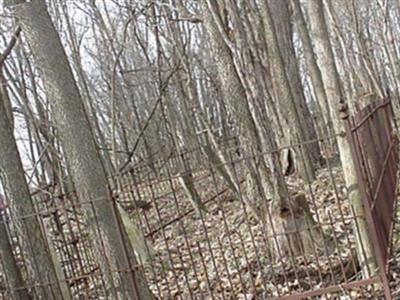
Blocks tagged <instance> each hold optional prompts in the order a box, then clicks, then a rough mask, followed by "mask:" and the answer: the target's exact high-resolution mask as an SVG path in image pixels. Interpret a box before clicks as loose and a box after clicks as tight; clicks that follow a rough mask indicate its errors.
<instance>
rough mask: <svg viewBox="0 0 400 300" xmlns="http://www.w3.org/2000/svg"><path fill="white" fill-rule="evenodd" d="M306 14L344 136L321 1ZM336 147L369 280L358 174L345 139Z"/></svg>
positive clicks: (371, 265) (371, 264) (370, 257)
mask: <svg viewBox="0 0 400 300" xmlns="http://www.w3.org/2000/svg"><path fill="white" fill-rule="evenodd" d="M308 13H309V20H310V26H311V31H312V36H313V38H314V41H315V43H314V45H315V52H316V55H317V61H318V64H319V68H320V70H321V75H322V79H323V83H324V89H325V93H326V96H327V98H328V103H329V104H330V111H331V118H332V121H333V126H334V129H335V132H336V133H340V132H344V124H343V121H342V120H341V118H340V112H339V106H340V104H341V103H342V101H343V100H344V99H343V97H342V87H341V83H340V79H339V75H338V72H337V69H336V64H335V60H334V55H333V51H332V47H331V44H330V41H329V33H328V28H327V25H326V21H325V16H324V8H323V3H322V0H309V1H308ZM337 144H338V148H339V154H340V160H341V163H342V167H343V174H344V179H345V182H346V186H347V190H348V197H349V200H350V203H351V205H352V206H353V208H354V212H355V214H356V216H355V218H356V221H355V229H354V232H355V235H356V241H357V250H358V256H359V261H360V263H361V265H362V268H363V272H364V275H365V276H370V275H371V276H372V275H374V274H371V272H373V270H375V265H376V264H375V258H374V254H373V247H372V243H371V241H370V238H369V233H368V229H367V224H366V220H365V213H364V207H363V204H362V199H361V194H360V191H359V189H358V184H357V174H356V171H355V167H354V163H353V159H352V156H351V151H350V145H349V143H348V141H347V140H346V137H345V136H338V137H337ZM357 226H358V228H357ZM363 248H364V249H365V252H366V254H365V256H366V257H364V251H363Z"/></svg>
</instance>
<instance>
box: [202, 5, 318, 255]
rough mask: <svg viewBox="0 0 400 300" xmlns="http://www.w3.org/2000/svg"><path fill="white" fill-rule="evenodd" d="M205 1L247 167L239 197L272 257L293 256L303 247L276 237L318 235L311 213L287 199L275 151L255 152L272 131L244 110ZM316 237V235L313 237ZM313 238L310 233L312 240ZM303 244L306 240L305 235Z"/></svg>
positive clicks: (269, 142) (267, 143)
mask: <svg viewBox="0 0 400 300" xmlns="http://www.w3.org/2000/svg"><path fill="white" fill-rule="evenodd" d="M207 4H208V5H204V6H203V8H204V12H205V17H204V22H205V28H206V30H207V33H208V35H209V37H210V40H211V44H212V47H213V51H214V54H215V60H216V64H217V68H218V72H219V73H218V78H219V80H220V83H221V89H222V94H223V96H224V98H225V100H226V104H227V108H228V110H230V112H231V113H232V115H233V116H234V117H235V118H236V122H237V127H238V138H239V142H240V145H241V147H242V149H243V152H244V153H243V156H244V157H245V162H246V166H247V171H248V173H247V176H246V185H247V186H246V189H247V191H248V192H247V195H246V198H245V200H246V202H247V204H248V206H249V207H250V209H251V210H252V211H253V212H254V213H255V214H256V215H258V216H259V218H260V220H261V221H263V222H266V224H267V226H268V228H270V230H272V236H273V238H271V240H270V241H269V242H270V245H271V246H270V248H271V250H272V251H273V254H274V255H273V256H274V257H275V258H277V257H282V255H284V253H290V254H291V255H294V256H297V255H301V254H304V252H303V251H304V249H305V248H306V247H298V248H297V250H293V249H291V245H290V243H288V242H287V239H286V238H283V239H282V238H279V236H284V237H287V238H290V237H289V236H290V233H287V230H293V229H294V228H295V229H297V230H298V232H299V233H301V234H303V233H304V234H305V235H310V234H315V235H319V234H318V233H317V232H315V231H313V230H309V229H308V226H307V224H308V223H307V220H306V216H309V215H311V214H310V212H309V211H307V212H305V211H304V209H306V208H301V207H300V205H299V204H298V203H297V202H296V201H292V200H291V196H290V194H289V192H288V188H287V185H286V182H285V180H284V177H283V174H282V168H281V165H280V160H279V155H278V154H277V153H275V152H273V153H272V154H271V155H268V156H266V157H264V155H260V153H262V152H263V151H271V150H274V149H276V144H275V140H274V134H273V132H272V130H271V128H270V127H268V125H267V126H262V125H261V124H260V120H261V119H260V115H259V112H257V110H256V109H254V107H252V109H253V110H252V111H251V109H250V105H249V101H248V99H247V94H246V90H245V88H244V86H243V85H242V82H241V78H240V77H239V75H238V74H239V71H238V70H237V69H236V68H237V67H236V65H235V61H234V58H233V57H232V55H233V53H232V52H231V51H230V48H229V46H228V45H229V44H230V43H231V41H229V40H227V37H226V36H224V28H223V27H222V22H221V17H220V15H219V11H220V8H221V7H219V6H218V3H217V1H215V0H207ZM263 117H264V123H266V124H271V123H270V122H269V120H268V119H267V120H266V119H265V118H267V116H263ZM259 130H260V131H259ZM267 162H268V165H267ZM266 198H269V199H271V202H269V203H268V204H267V203H266V202H264V201H265V200H266ZM259 207H262V208H264V210H263V209H260V208H259ZM303 237H304V236H303ZM319 237H321V236H320V235H319ZM316 238H317V237H314V240H315V239H316ZM317 239H318V238H317ZM304 242H306V240H305V239H304ZM302 243H303V238H302V237H301V239H300V244H302Z"/></svg>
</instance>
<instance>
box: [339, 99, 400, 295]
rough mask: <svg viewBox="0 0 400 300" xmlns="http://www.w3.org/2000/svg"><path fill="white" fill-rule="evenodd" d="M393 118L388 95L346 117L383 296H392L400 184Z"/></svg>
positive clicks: (396, 138)
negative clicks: (392, 252) (391, 272)
mask: <svg viewBox="0 0 400 300" xmlns="http://www.w3.org/2000/svg"><path fill="white" fill-rule="evenodd" d="M394 120H395V119H394V117H393V109H392V106H391V101H390V99H389V98H387V99H382V100H380V101H376V102H374V103H371V104H370V105H368V106H367V107H365V108H364V109H363V110H361V111H360V112H359V113H358V114H357V115H356V116H354V117H347V118H346V126H347V134H348V138H349V141H350V144H351V146H352V154H353V160H354V163H355V166H356V169H357V176H358V181H359V185H360V189H361V191H362V193H363V200H364V207H365V211H366V218H367V221H368V225H369V229H370V234H371V238H372V242H373V243H374V250H375V254H376V258H377V262H378V265H379V268H380V276H381V282H382V284H383V287H384V289H385V296H386V299H392V298H391V294H390V287H389V282H388V277H387V273H388V266H389V256H390V250H391V237H392V231H393V226H394V223H395V222H394V217H395V215H394V214H395V205H396V196H397V195H396V190H397V186H398V184H399V182H398V178H397V173H398V169H399V149H398V137H397V133H396V132H395V130H394V128H395V125H396V124H395V123H394V122H395V121H394Z"/></svg>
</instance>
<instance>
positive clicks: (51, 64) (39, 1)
mask: <svg viewBox="0 0 400 300" xmlns="http://www.w3.org/2000/svg"><path fill="white" fill-rule="evenodd" d="M14 12H15V16H16V17H17V19H18V20H19V22H20V24H21V27H22V30H23V32H24V34H25V37H26V39H27V41H28V42H29V44H30V46H31V49H32V53H33V56H34V58H35V62H36V65H37V66H38V68H39V70H40V72H41V77H42V79H43V82H44V85H45V89H46V92H47V96H48V98H49V99H50V100H51V105H52V109H53V111H54V117H55V121H56V124H57V130H58V132H59V136H60V140H61V142H62V145H63V149H64V151H65V155H66V158H67V163H68V166H69V169H70V170H71V176H72V179H73V181H74V183H75V186H76V189H77V194H78V198H79V199H81V200H83V201H91V205H84V206H83V209H84V210H85V214H86V222H87V226H88V229H89V234H90V238H91V240H92V242H93V243H94V245H95V247H94V250H95V251H96V252H97V255H96V257H97V259H98V262H99V265H100V269H101V271H102V275H103V276H104V280H105V282H106V289H107V296H108V297H110V298H118V297H122V298H128V299H153V295H152V293H151V292H150V290H149V288H148V287H147V286H146V284H145V279H144V277H143V274H141V273H139V272H136V271H134V269H133V267H134V266H136V265H137V262H136V258H135V256H134V252H133V250H132V248H131V247H130V245H129V243H127V242H126V241H127V234H126V231H125V229H124V228H123V226H122V221H121V216H120V215H119V213H118V210H117V208H116V205H115V203H113V200H112V196H111V191H110V188H109V182H108V179H107V174H106V171H105V168H104V166H103V163H102V160H101V157H100V154H99V152H98V149H97V146H96V143H95V139H94V136H93V131H92V128H91V124H90V122H89V118H88V115H87V113H86V111H85V108H84V105H83V101H82V98H81V95H80V93H79V90H78V87H77V84H76V82H75V80H74V77H73V74H72V71H71V68H70V65H69V63H68V60H67V56H66V54H65V51H64V49H63V46H62V44H61V41H60V38H59V36H58V33H57V32H56V30H55V28H54V25H53V23H52V21H51V18H50V15H49V13H48V11H47V7H46V3H45V1H44V0H35V1H31V2H28V3H25V4H22V5H17V6H15V7H14Z"/></svg>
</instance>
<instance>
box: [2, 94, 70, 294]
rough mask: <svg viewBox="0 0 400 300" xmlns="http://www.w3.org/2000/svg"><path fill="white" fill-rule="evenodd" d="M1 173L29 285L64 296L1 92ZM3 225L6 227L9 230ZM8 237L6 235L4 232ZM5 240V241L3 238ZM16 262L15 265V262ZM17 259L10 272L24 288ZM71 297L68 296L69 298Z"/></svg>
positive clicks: (6, 250) (10, 264)
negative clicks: (24, 259) (17, 268)
mask: <svg viewBox="0 0 400 300" xmlns="http://www.w3.org/2000/svg"><path fill="white" fill-rule="evenodd" d="M0 176H1V180H2V183H3V187H4V190H5V192H6V196H7V198H8V205H9V210H10V218H11V220H12V221H13V222H15V223H14V226H15V230H16V232H17V235H18V236H19V241H20V247H21V251H22V253H24V257H25V258H26V264H27V272H28V274H27V280H26V282H25V284H26V285H38V287H37V288H35V294H36V295H37V296H38V297H42V298H43V299H60V300H61V299H64V298H63V294H62V292H61V289H60V286H59V281H60V280H63V278H58V276H57V274H56V270H55V265H54V263H56V262H53V261H52V260H51V256H50V253H49V249H48V248H47V245H46V238H45V237H44V236H43V235H42V230H41V226H40V223H39V216H37V213H36V210H35V207H34V206H33V203H32V199H31V196H30V192H29V188H28V184H27V182H26V178H25V173H24V169H23V166H22V162H21V158H20V156H19V153H18V148H17V144H16V141H15V138H14V135H13V130H12V127H11V122H10V121H9V116H8V115H7V111H6V109H5V106H4V101H3V98H2V93H0ZM3 227H4V226H2V231H6V230H5V228H3ZM3 238H6V236H3ZM3 242H4V241H3ZM3 246H4V248H2V250H3V251H2V252H3V253H4V254H5V255H6V257H7V259H11V257H12V253H10V251H12V250H11V249H10V248H9V247H10V246H9V245H8V246H7V244H3ZM13 264H14V266H13ZM15 267H16V265H15V262H14V263H13V260H11V261H7V264H6V269H7V270H6V272H7V276H10V280H11V282H12V284H13V285H14V286H12V288H17V287H19V288H21V287H22V286H21V284H22V282H21V278H20V274H19V271H18V270H16V269H14V268H15ZM20 293H21V297H24V298H23V299H29V296H28V294H27V290H26V289H22V290H21V291H20ZM67 299H68V298H67Z"/></svg>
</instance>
